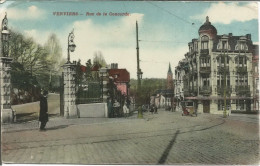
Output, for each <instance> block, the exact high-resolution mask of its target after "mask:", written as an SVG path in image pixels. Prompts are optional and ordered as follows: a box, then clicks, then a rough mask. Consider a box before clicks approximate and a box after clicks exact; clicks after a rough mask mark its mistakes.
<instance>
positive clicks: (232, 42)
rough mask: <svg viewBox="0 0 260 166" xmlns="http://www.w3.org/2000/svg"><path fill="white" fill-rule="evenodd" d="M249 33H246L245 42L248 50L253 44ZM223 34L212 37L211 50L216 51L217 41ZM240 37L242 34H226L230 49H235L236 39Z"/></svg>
mask: <svg viewBox="0 0 260 166" xmlns="http://www.w3.org/2000/svg"><path fill="white" fill-rule="evenodd" d="M248 35H249V34H247V35H246V44H247V46H248V50H249V51H251V50H253V45H252V41H251V39H250V37H248ZM223 36H224V35H217V36H216V37H215V39H214V43H213V50H212V51H217V46H218V43H219V40H220V39H221V38H222V37H223ZM241 37H244V36H233V35H232V34H229V35H228V44H229V46H230V51H236V50H235V47H236V45H237V41H238V40H240V38H241Z"/></svg>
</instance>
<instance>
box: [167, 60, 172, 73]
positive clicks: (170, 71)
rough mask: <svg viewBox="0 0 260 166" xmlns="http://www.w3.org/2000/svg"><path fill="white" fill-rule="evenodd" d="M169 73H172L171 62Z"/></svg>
mask: <svg viewBox="0 0 260 166" xmlns="http://www.w3.org/2000/svg"><path fill="white" fill-rule="evenodd" d="M168 73H170V74H172V68H171V63H169V69H168Z"/></svg>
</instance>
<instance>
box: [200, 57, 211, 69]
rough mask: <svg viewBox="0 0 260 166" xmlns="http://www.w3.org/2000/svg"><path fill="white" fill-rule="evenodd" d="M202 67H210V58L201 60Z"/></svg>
mask: <svg viewBox="0 0 260 166" xmlns="http://www.w3.org/2000/svg"><path fill="white" fill-rule="evenodd" d="M200 66H201V67H209V66H210V58H201V59H200Z"/></svg>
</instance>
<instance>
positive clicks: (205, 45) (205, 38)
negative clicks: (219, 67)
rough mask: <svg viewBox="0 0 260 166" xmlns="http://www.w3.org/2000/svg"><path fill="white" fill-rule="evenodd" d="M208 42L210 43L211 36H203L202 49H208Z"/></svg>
mask: <svg viewBox="0 0 260 166" xmlns="http://www.w3.org/2000/svg"><path fill="white" fill-rule="evenodd" d="M208 43H209V37H208V36H202V37H201V49H202V50H205V49H208Z"/></svg>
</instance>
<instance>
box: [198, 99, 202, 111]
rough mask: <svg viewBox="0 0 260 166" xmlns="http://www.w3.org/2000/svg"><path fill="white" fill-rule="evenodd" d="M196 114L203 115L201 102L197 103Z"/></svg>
mask: <svg viewBox="0 0 260 166" xmlns="http://www.w3.org/2000/svg"><path fill="white" fill-rule="evenodd" d="M197 112H198V113H203V103H202V101H198V110H197Z"/></svg>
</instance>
